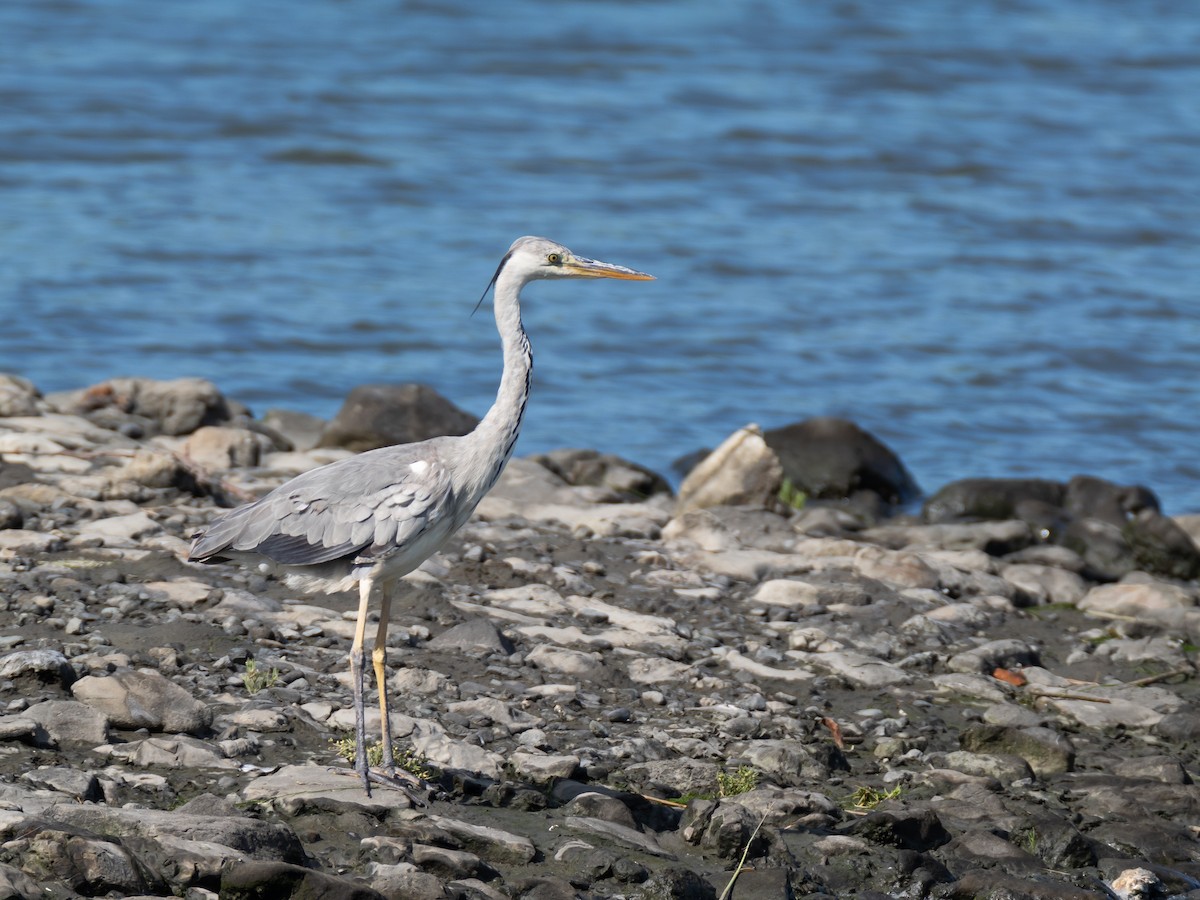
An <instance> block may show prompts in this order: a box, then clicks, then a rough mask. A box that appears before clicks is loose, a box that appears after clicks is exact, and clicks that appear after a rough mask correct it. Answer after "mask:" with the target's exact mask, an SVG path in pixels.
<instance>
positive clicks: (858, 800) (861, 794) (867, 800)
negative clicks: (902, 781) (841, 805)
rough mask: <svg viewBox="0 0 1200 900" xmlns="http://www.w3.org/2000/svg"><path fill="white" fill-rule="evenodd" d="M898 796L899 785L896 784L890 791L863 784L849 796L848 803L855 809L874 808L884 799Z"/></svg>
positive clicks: (893, 798)
mask: <svg viewBox="0 0 1200 900" xmlns="http://www.w3.org/2000/svg"><path fill="white" fill-rule="evenodd" d="M899 796H900V785H896V786H895V787H894V788H892V789H891V790H890V791H881V790H878V789H877V788H873V787H867V786H863V787H860V788H859V789H858V790H857V791H855V792H854V794H853V795H852V796H851V797H850V803H851V805H853V806H854V808H855V809H874V808H875V807H877V806H878V805H879V804H880V803H882V802H883V801H884V800H895V799H896V798H897V797H899Z"/></svg>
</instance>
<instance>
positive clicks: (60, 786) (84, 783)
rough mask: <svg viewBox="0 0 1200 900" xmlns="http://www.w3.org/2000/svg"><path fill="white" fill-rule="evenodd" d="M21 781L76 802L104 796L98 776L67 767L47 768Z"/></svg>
mask: <svg viewBox="0 0 1200 900" xmlns="http://www.w3.org/2000/svg"><path fill="white" fill-rule="evenodd" d="M21 781H23V782H25V783H26V784H28V785H31V786H32V787H35V788H42V789H44V790H50V791H57V792H58V793H60V794H67V795H68V796H71V797H74V798H75V799H76V800H100V799H101V798H102V796H103V794H102V793H101V791H100V783H99V782H98V781H97V780H96V776H95V775H93V774H92V773H90V772H81V771H79V770H78V769H72V768H69V767H67V766H47V767H44V768H37V769H33V770H32V771H29V772H25V773H24V774H23V775H21Z"/></svg>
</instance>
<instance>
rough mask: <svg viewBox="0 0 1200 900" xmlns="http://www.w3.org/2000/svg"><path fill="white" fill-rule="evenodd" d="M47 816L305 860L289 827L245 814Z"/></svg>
mask: <svg viewBox="0 0 1200 900" xmlns="http://www.w3.org/2000/svg"><path fill="white" fill-rule="evenodd" d="M44 817H45V818H46V819H48V820H51V821H56V822H61V823H64V824H66V825H69V826H72V827H75V828H81V829H86V830H87V831H89V832H92V833H93V834H100V835H106V836H109V837H119V838H126V837H141V838H149V839H151V840H162V839H164V838H185V839H187V840H189V841H204V842H209V843H213V844H219V845H221V846H222V847H229V848H231V849H233V850H237V851H239V852H240V853H243V854H245V855H247V856H250V857H253V858H255V859H260V860H273V861H278V862H287V863H300V862H303V860H304V850H303V848H302V847H301V845H300V842H299V840H298V839H297V837H296V834H295V832H293V831H292V829H291V828H289V827H288V826H287V825H283V824H280V823H275V822H262V821H259V820H256V819H251V818H248V817H245V816H236V817H229V816H199V815H188V814H181V813H177V812H174V811H169V810H157V809H114V808H111V807H101V806H86V805H82V806H75V805H68V804H58V805H57V806H53V807H51V808H49V809H48V810H46V811H45V813H44Z"/></svg>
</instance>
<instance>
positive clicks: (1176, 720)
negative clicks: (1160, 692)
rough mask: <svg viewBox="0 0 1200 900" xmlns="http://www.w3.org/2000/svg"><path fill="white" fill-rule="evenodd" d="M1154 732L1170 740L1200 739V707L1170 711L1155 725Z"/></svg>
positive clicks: (1188, 740)
mask: <svg viewBox="0 0 1200 900" xmlns="http://www.w3.org/2000/svg"><path fill="white" fill-rule="evenodd" d="M1154 733H1155V734H1157V735H1158V736H1159V737H1161V738H1164V739H1165V740H1168V741H1179V742H1188V743H1191V742H1194V741H1197V740H1200V709H1197V708H1196V707H1194V706H1192V707H1188V708H1186V709H1182V710H1180V711H1178V712H1173V713H1168V714H1167V715H1165V716H1163V717H1162V718H1161V719H1160V720H1159V721H1158V723H1157V724H1156V725H1155V726H1154Z"/></svg>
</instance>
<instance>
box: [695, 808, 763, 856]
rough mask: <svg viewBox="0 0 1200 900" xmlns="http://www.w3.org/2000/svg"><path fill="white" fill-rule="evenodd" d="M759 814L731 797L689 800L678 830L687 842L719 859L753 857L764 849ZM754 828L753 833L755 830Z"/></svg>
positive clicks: (761, 853)
mask: <svg viewBox="0 0 1200 900" xmlns="http://www.w3.org/2000/svg"><path fill="white" fill-rule="evenodd" d="M759 822H760V817H759V816H756V815H755V814H754V813H752V812H751V811H750V810H748V809H747V808H746V807H744V806H742V805H741V804H740V803H738V802H736V801H734V800H720V801H712V800H693V801H692V802H691V803H689V804H688V806H687V809H686V810H684V813H683V817H682V818H681V819H680V821H679V833H680V835H681V836H682V837H683V839H684V840H685V841H687V842H688V843H689V844H695V845H697V846H698V847H699V848H700V849H701V850H703V851H704V852H705V853H711V854H714V855H716V856H718V857H720V858H721V859H739V858H741V856H742V854H743V853H745V854H746V858H747V859H756V858H757V857H760V856H762V855H764V854H765V853H766V850H767V846H768V843H769V841H768V837H767V834H766V833H765V832H764V831H763V830H761V829H760V828H759ZM756 832H757V834H756Z"/></svg>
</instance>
